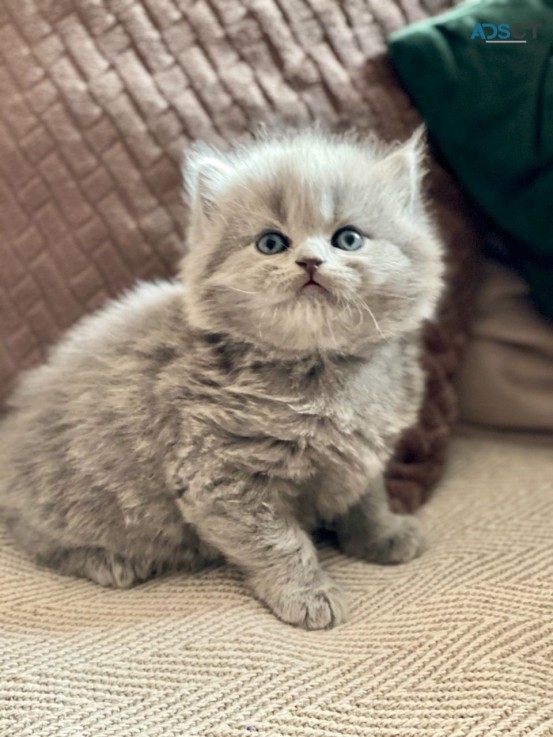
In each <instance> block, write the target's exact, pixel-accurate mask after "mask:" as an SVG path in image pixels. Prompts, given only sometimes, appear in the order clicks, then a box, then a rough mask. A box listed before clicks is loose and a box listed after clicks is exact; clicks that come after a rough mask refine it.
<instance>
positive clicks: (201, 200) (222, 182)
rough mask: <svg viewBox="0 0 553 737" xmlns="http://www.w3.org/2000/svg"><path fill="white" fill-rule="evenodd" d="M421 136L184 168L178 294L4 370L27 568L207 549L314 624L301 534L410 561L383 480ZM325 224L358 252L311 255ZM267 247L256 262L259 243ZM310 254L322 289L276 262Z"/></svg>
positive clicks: (403, 396) (400, 412)
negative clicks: (360, 238) (21, 373)
mask: <svg viewBox="0 0 553 737" xmlns="http://www.w3.org/2000/svg"><path fill="white" fill-rule="evenodd" d="M420 158H421V143H420V140H419V137H416V138H415V139H413V140H412V141H411V142H409V143H408V144H406V145H404V146H402V147H394V148H385V147H382V146H380V145H377V144H375V142H374V141H358V140H357V139H355V138H354V137H345V138H340V137H335V136H330V135H328V134H324V133H321V132H320V131H307V132H303V133H296V134H285V135H283V136H280V137H278V138H271V137H269V138H265V139H262V140H258V141H257V142H255V143H252V144H250V145H247V146H240V147H237V148H235V149H234V150H233V151H231V152H229V153H223V152H220V151H216V152H215V151H214V150H213V149H210V148H209V147H198V148H197V149H196V150H194V151H192V153H191V154H190V156H189V161H188V165H187V185H188V191H189V196H190V200H191V223H190V228H189V237H188V245H189V255H188V256H187V257H186V259H185V260H184V264H183V277H184V282H185V283H186V285H187V286H186V288H185V287H184V286H183V285H182V283H181V282H162V283H157V284H141V285H138V286H137V287H136V289H135V290H134V291H133V292H131V293H130V294H128V295H127V296H126V297H124V298H123V299H121V300H119V301H117V302H114V303H112V304H110V305H109V306H108V307H106V308H105V309H104V310H102V311H100V312H99V313H98V314H96V315H94V316H92V317H90V318H87V319H85V320H84V321H83V322H81V323H80V324H79V325H78V326H76V327H75V328H74V329H73V330H72V331H70V333H69V334H68V335H67V337H66V338H65V339H64V340H63V341H62V343H61V344H60V345H59V346H58V348H57V349H56V350H55V351H54V352H53V353H52V355H51V357H50V359H49V361H48V363H47V364H46V365H45V366H43V367H41V368H39V369H37V370H35V371H32V372H30V373H29V374H28V375H27V376H26V377H24V379H23V381H22V382H21V385H20V388H19V390H18V391H17V392H16V394H15V395H14V397H13V399H12V410H11V412H10V414H9V415H8V417H7V419H6V420H5V421H4V423H3V425H2V427H1V428H0V508H1V510H2V514H3V516H4V518H5V519H6V521H7V523H8V525H9V527H10V529H11V532H12V534H13V536H14V538H15V540H16V541H17V542H18V543H19V545H20V546H21V547H23V548H24V549H25V550H26V551H27V552H28V553H29V554H30V555H31V556H33V558H34V559H35V560H37V561H38V562H41V563H43V564H46V565H49V566H52V567H54V568H56V569H57V570H59V571H61V572H63V573H67V574H75V575H79V576H85V577H87V578H90V579H92V580H94V581H97V582H98V583H101V584H104V585H113V586H130V585H133V584H135V583H137V582H140V581H144V580H146V579H147V578H149V577H150V576H151V575H154V574H156V573H159V572H162V571H167V570H174V569H177V568H181V567H188V568H190V567H196V566H200V565H202V564H204V563H205V562H206V561H209V560H215V559H217V558H219V557H220V556H222V557H224V558H226V559H227V560H229V561H231V562H232V563H234V564H236V565H237V566H238V567H239V568H240V569H241V571H242V572H243V573H244V575H245V577H246V580H247V582H248V584H249V586H250V587H251V589H252V591H253V592H254V594H255V595H256V596H257V597H258V598H259V599H261V600H262V601H263V602H265V603H266V604H267V605H268V606H269V607H270V608H271V609H272V610H273V611H274V612H275V614H277V615H278V616H279V617H281V618H282V619H283V620H284V621H286V622H290V623H292V624H295V625H301V626H304V627H307V628H312V629H317V628H324V627H331V626H333V625H335V624H338V623H339V622H341V621H342V620H343V619H344V617H345V616H346V606H345V603H344V601H345V600H344V597H343V594H342V593H341V592H340V590H339V588H338V587H337V586H336V584H334V582H333V581H332V580H331V579H330V578H329V577H328V576H327V575H326V574H325V573H324V572H323V571H322V569H321V567H320V565H319V562H318V560H317V555H316V551H315V547H314V545H313V543H312V541H311V538H310V535H309V533H310V532H311V531H312V530H313V529H314V528H315V527H316V526H318V525H320V524H325V525H330V526H333V527H334V528H335V529H336V531H337V533H338V538H339V541H340V543H341V545H342V547H343V549H344V550H345V551H346V552H347V553H350V554H352V555H355V556H359V557H362V558H366V559H369V560H375V561H378V562H381V563H388V562H392V563H399V562H403V561H406V560H409V559H411V558H413V557H414V556H416V555H418V554H419V553H420V552H421V550H422V546H423V543H422V536H421V533H420V529H419V525H418V523H417V521H416V520H415V519H413V518H406V517H402V516H399V515H395V514H392V513H391V512H390V511H389V509H388V506H387V502H386V495H385V492H384V486H383V482H382V471H383V468H384V466H385V464H386V461H387V459H388V458H389V456H390V453H391V451H392V449H393V447H394V443H395V442H396V440H397V438H398V435H399V434H400V433H401V431H402V430H403V429H404V428H405V427H406V426H408V425H409V424H411V423H412V422H413V421H414V420H415V419H416V416H417V412H418V410H419V406H420V401H421V393H422V386H423V375H422V371H421V369H420V367H419V329H420V326H421V324H422V321H423V320H424V319H425V318H426V317H429V316H430V315H431V314H432V312H433V310H434V308H435V305H436V302H437V300H438V298H439V295H440V291H441V284H442V281H441V273H442V265H441V248H440V244H439V242H438V240H437V238H436V236H435V234H434V232H433V229H432V226H431V224H430V223H429V220H428V218H427V216H426V214H425V210H424V206H423V204H422V201H421V198H420V192H419V187H420V178H421V176H420ZM345 224H353V225H356V226H357V227H358V228H359V229H360V230H362V231H363V232H364V233H366V234H367V236H368V237H367V240H366V243H365V246H364V247H363V249H362V250H361V251H359V252H352V253H349V252H345V251H339V250H338V249H335V248H332V246H331V245H330V238H331V235H332V232H333V231H334V230H336V229H337V228H338V227H340V226H343V225H345ZM267 228H270V229H274V228H278V229H279V230H282V231H284V232H285V233H286V234H287V235H288V237H289V238H290V239H291V246H290V248H289V250H288V251H286V252H284V253H282V254H278V255H275V256H263V255H261V254H260V253H259V252H258V251H257V250H256V249H255V245H254V244H255V240H256V238H257V236H258V234H259V233H260V232H262V231H263V230H265V229H267ZM313 254H315V255H317V256H318V257H320V258H322V259H323V261H324V263H323V264H322V265H321V266H320V268H319V270H318V272H317V275H318V278H319V279H320V280H321V283H322V284H323V285H324V286H325V288H326V291H323V290H318V289H316V288H315V292H316V293H313V288H312V289H311V290H307V292H309V293H306V292H305V290H302V289H301V287H302V285H303V283H304V282H305V272H303V271H302V269H301V268H300V267H299V266H298V265H297V263H296V261H297V260H299V259H300V257H301V258H305V257H309V256H312V255H313Z"/></svg>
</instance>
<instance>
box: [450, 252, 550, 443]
mask: <svg viewBox="0 0 553 737" xmlns="http://www.w3.org/2000/svg"><path fill="white" fill-rule="evenodd" d="M552 288H553V285H552ZM458 388H459V412H460V417H461V419H462V420H464V421H466V422H471V423H477V424H481V425H486V426H490V427H496V428H505V429H516V430H538V431H553V325H551V324H550V323H549V322H548V321H547V320H546V319H545V318H543V317H542V316H541V315H540V314H539V313H538V312H537V311H536V309H535V307H534V305H533V304H532V301H531V299H530V297H529V293H528V287H527V286H526V284H525V283H524V282H523V281H522V279H521V278H520V277H519V276H518V275H517V274H515V273H514V272H513V271H511V270H508V269H507V268H505V267H503V266H500V265H499V264H496V263H492V262H489V263H487V264H486V270H485V278H484V282H483V284H482V287H481V289H480V293H479V296H478V301H477V304H476V307H475V314H474V319H473V322H472V325H471V329H470V338H469V342H468V346H467V350H466V355H465V359H464V363H463V365H462V367H461V370H460V373H459V377H458Z"/></svg>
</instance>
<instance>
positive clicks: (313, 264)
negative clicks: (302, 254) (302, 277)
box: [296, 257, 323, 276]
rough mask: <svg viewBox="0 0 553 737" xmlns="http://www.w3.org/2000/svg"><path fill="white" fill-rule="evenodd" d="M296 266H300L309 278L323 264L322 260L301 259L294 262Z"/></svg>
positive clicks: (313, 258) (314, 258)
mask: <svg viewBox="0 0 553 737" xmlns="http://www.w3.org/2000/svg"><path fill="white" fill-rule="evenodd" d="M296 263H297V265H298V266H301V268H302V269H305V271H307V273H308V274H309V276H313V274H314V273H315V272H316V271H317V269H318V268H319V266H320V265H321V264H322V263H323V260H322V258H316V257H312V258H302V259H299V260H298V261H296Z"/></svg>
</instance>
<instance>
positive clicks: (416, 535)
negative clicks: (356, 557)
mask: <svg viewBox="0 0 553 737" xmlns="http://www.w3.org/2000/svg"><path fill="white" fill-rule="evenodd" d="M425 548H426V541H425V537H424V532H423V528H422V525H421V523H420V521H419V520H418V519H417V518H416V517H411V516H409V515H402V514H396V515H394V516H393V518H392V520H391V522H390V526H389V529H388V530H386V531H385V532H384V533H383V534H382V535H380V536H379V537H378V538H376V539H375V540H373V541H371V543H370V545H369V550H368V556H367V557H368V558H369V559H370V560H373V561H375V562H376V563H384V564H386V563H407V562H408V561H410V560H413V558H418V556H419V555H421V554H422V553H423V552H424V550H425Z"/></svg>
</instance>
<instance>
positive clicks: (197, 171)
mask: <svg viewBox="0 0 553 737" xmlns="http://www.w3.org/2000/svg"><path fill="white" fill-rule="evenodd" d="M231 175H232V166H231V164H230V161H229V157H228V155H227V154H225V153H224V152H223V151H220V150H219V149H218V148H215V146H210V145H208V144H207V143H195V144H193V145H192V146H191V147H190V148H189V149H188V151H187V152H186V154H185V159H184V165H183V179H184V187H185V190H186V193H187V195H188V197H189V201H190V205H191V207H192V208H193V209H198V210H199V212H200V213H201V214H202V215H204V216H206V217H208V218H209V217H210V216H212V214H213V211H214V208H215V203H216V201H217V197H218V196H219V195H220V194H221V193H222V192H223V190H224V189H225V188H226V187H227V186H228V183H229V181H230V177H231Z"/></svg>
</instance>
